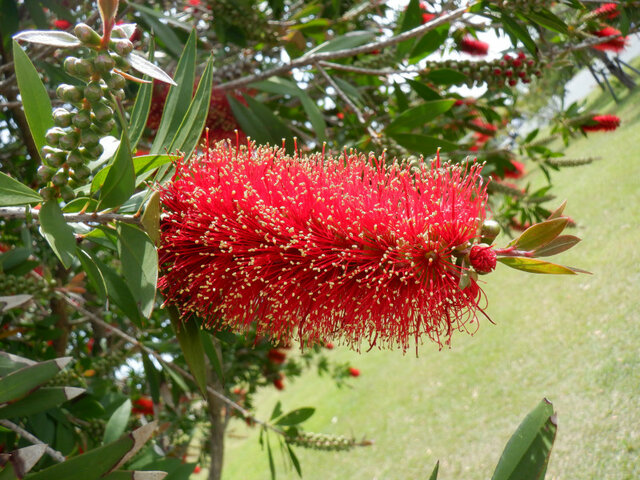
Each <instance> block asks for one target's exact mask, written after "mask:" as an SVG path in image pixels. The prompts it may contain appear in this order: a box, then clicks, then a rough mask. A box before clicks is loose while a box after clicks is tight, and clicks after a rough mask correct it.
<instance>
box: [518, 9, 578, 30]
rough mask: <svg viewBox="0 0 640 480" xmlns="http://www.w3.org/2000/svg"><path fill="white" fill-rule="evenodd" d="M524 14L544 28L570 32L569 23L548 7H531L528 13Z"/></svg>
mask: <svg viewBox="0 0 640 480" xmlns="http://www.w3.org/2000/svg"><path fill="white" fill-rule="evenodd" d="M523 16H524V17H525V18H527V19H528V20H530V21H532V22H534V23H537V24H538V25H541V26H543V27H544V28H547V29H549V30H553V31H554V32H558V33H569V30H568V28H567V24H566V23H564V22H563V21H562V20H561V19H560V18H559V17H557V16H556V15H555V14H553V13H552V12H550V11H549V10H547V9H546V8H537V9H535V10H533V9H531V10H529V11H528V12H527V13H526V15H525V14H523Z"/></svg>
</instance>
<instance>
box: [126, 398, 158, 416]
mask: <svg viewBox="0 0 640 480" xmlns="http://www.w3.org/2000/svg"><path fill="white" fill-rule="evenodd" d="M131 411H132V412H133V413H141V414H143V415H153V400H151V399H150V398H149V397H140V398H138V399H136V400H134V401H133V408H132V409H131Z"/></svg>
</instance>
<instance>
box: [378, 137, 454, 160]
mask: <svg viewBox="0 0 640 480" xmlns="http://www.w3.org/2000/svg"><path fill="white" fill-rule="evenodd" d="M389 136H390V137H391V138H393V139H394V140H395V141H396V142H398V143H399V144H400V145H402V146H403V147H405V148H406V149H408V150H411V151H413V152H416V153H419V154H422V155H424V156H425V157H426V156H428V155H433V154H434V153H436V152H437V151H438V148H441V149H442V151H443V152H448V151H452V150H456V149H457V148H458V145H456V144H455V143H453V142H449V141H447V140H442V139H440V138H436V137H431V136H429V135H414V134H412V133H395V132H392V133H390V134H389Z"/></svg>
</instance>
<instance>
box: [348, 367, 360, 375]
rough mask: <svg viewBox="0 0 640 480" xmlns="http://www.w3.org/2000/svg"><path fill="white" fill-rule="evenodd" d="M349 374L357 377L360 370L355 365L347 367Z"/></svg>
mask: <svg viewBox="0 0 640 480" xmlns="http://www.w3.org/2000/svg"><path fill="white" fill-rule="evenodd" d="M349 375H351V376H352V377H359V376H360V370H358V369H357V368H355V367H349Z"/></svg>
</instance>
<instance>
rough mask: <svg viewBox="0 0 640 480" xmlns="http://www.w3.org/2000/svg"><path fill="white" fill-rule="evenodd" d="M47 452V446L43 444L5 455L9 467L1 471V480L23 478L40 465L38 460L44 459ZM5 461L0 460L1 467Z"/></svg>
mask: <svg viewBox="0 0 640 480" xmlns="http://www.w3.org/2000/svg"><path fill="white" fill-rule="evenodd" d="M46 451H47V446H46V445H44V444H42V443H41V444H37V445H29V446H28V447H24V448H20V449H18V450H14V451H13V452H10V453H8V454H3V456H4V457H5V459H6V463H7V465H6V466H5V467H4V470H2V471H1V473H0V479H2V480H9V479H11V480H13V479H14V478H23V477H24V476H25V475H26V474H27V473H28V472H29V471H30V470H31V469H32V468H33V467H34V466H35V465H36V463H38V460H40V459H41V458H42V456H43V455H44V453H45V452H46ZM5 459H2V460H0V465H2V464H4V463H5V461H4V460H5Z"/></svg>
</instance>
